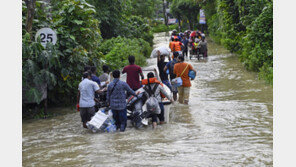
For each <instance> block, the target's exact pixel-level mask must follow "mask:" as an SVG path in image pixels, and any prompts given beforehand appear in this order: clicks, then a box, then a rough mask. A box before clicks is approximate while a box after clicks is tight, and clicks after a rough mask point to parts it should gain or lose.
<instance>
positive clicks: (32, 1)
mask: <svg viewBox="0 0 296 167" xmlns="http://www.w3.org/2000/svg"><path fill="white" fill-rule="evenodd" d="M25 3H26V5H27V10H28V11H27V19H26V31H27V32H28V33H30V32H31V31H32V27H33V19H34V15H35V7H36V0H25ZM30 34H31V33H30ZM31 38H32V35H31Z"/></svg>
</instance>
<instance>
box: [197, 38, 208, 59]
mask: <svg viewBox="0 0 296 167" xmlns="http://www.w3.org/2000/svg"><path fill="white" fill-rule="evenodd" d="M198 47H199V52H200V54H202V55H203V57H208V46H207V41H206V40H205V36H202V38H201V41H200V42H199V43H198Z"/></svg>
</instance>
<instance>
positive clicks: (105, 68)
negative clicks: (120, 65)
mask: <svg viewBox="0 0 296 167" xmlns="http://www.w3.org/2000/svg"><path fill="white" fill-rule="evenodd" d="M103 71H104V73H107V72H109V66H107V65H103Z"/></svg>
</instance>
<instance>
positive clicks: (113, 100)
mask: <svg viewBox="0 0 296 167" xmlns="http://www.w3.org/2000/svg"><path fill="white" fill-rule="evenodd" d="M112 75H113V77H114V80H113V81H112V82H111V83H110V84H109V85H108V89H107V102H109V105H110V108H111V109H112V112H113V118H114V119H115V124H116V127H117V129H120V131H121V132H124V131H125V128H126V123H127V111H126V92H128V93H129V94H131V95H134V96H137V95H136V93H135V92H134V91H133V90H132V89H131V88H130V87H129V86H128V84H127V83H125V82H123V81H120V80H119V77H120V71H119V70H114V71H113V72H112Z"/></svg>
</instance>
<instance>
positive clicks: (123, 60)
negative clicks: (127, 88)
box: [100, 37, 152, 69]
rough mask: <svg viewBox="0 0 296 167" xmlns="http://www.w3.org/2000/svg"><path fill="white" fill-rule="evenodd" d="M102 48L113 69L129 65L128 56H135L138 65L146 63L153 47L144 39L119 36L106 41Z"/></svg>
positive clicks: (107, 61)
mask: <svg viewBox="0 0 296 167" xmlns="http://www.w3.org/2000/svg"><path fill="white" fill-rule="evenodd" d="M100 49H101V51H102V53H103V54H104V58H103V60H104V61H105V62H106V64H108V65H109V66H110V67H111V68H112V69H121V68H123V67H124V66H126V65H128V56H135V58H136V62H135V63H136V64H137V65H139V66H144V65H146V58H147V57H149V56H150V53H151V49H152V48H151V47H150V45H149V43H148V42H146V41H145V40H143V39H136V38H133V39H130V38H124V37H117V38H111V39H108V40H106V41H104V42H103V43H102V45H101V46H100Z"/></svg>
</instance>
